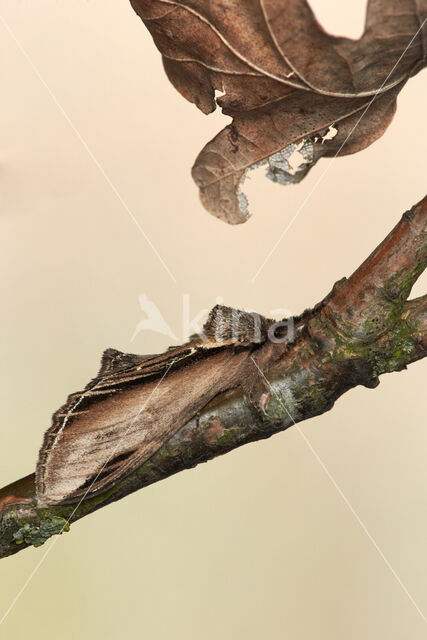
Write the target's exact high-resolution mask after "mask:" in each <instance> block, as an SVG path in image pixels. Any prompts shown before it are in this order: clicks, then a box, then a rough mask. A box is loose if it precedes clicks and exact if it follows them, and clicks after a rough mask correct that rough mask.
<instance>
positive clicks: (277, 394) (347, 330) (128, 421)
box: [0, 198, 427, 557]
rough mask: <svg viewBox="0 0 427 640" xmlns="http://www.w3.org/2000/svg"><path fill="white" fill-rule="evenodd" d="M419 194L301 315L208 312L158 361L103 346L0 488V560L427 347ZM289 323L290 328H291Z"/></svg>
mask: <svg viewBox="0 0 427 640" xmlns="http://www.w3.org/2000/svg"><path fill="white" fill-rule="evenodd" d="M426 266H427V198H424V200H422V201H421V202H420V203H419V204H417V205H416V206H414V207H413V208H412V209H411V210H410V211H408V212H406V213H405V214H404V215H403V216H402V219H401V220H400V222H399V223H398V224H397V225H396V226H395V228H394V229H393V230H392V232H391V233H390V234H389V235H388V236H387V238H386V239H385V240H384V241H383V242H382V243H381V244H380V245H379V247H378V248H377V249H376V250H375V251H374V252H373V253H372V254H371V255H370V256H369V258H368V259H367V260H366V261H365V262H364V263H363V264H362V265H361V266H360V267H359V268H358V269H357V270H356V271H355V273H353V275H352V276H351V277H350V278H349V279H346V278H343V279H342V280H340V281H339V282H337V283H336V284H335V286H334V287H333V289H332V291H331V292H330V294H329V295H328V296H327V297H326V298H325V299H324V300H323V301H322V302H321V303H320V304H318V305H316V306H315V307H314V308H313V309H312V310H311V311H309V312H304V313H303V314H302V315H301V316H299V317H296V318H293V319H292V323H291V322H290V321H289V320H287V321H283V322H281V323H275V322H274V321H272V320H268V319H266V318H263V317H261V316H258V315H257V314H249V313H246V312H242V311H237V310H233V309H229V308H227V307H216V308H214V310H213V311H212V312H211V315H210V317H209V319H208V322H207V323H206V325H205V335H203V336H198V337H194V338H193V339H191V340H190V341H189V342H188V343H187V344H184V345H182V346H181V347H174V348H171V349H169V351H167V352H166V353H164V354H161V355H158V356H137V355H132V354H123V353H121V352H118V351H115V350H112V349H109V350H107V351H106V352H105V354H104V356H103V359H102V363H101V369H100V372H99V374H98V376H97V377H96V378H95V379H94V380H93V381H92V382H90V383H89V385H88V386H87V387H86V389H84V390H83V391H82V392H78V393H74V394H72V395H71V396H70V397H69V398H68V400H67V402H66V404H65V405H64V406H63V407H61V409H59V410H58V411H57V412H56V413H55V414H54V417H53V421H52V426H51V427H50V429H49V430H48V431H47V433H46V435H45V439H44V443H43V446H42V449H41V452H40V457H39V461H38V464H37V470H36V474H35V475H31V476H27V477H26V478H24V479H22V480H19V481H17V482H15V483H14V484H12V485H9V486H8V487H5V488H4V489H3V490H1V491H0V557H4V556H8V555H11V554H13V553H16V552H17V551H19V550H20V549H23V548H25V547H27V546H29V545H35V546H38V545H40V544H42V543H43V542H44V541H45V540H47V539H48V538H49V537H50V536H52V535H54V534H57V533H62V532H63V531H65V530H68V527H69V523H70V522H74V521H75V520H77V519H79V518H81V517H83V516H85V515H87V514H88V513H91V512H93V511H95V510H97V509H99V508H101V507H103V506H105V505H107V504H109V503H111V502H114V501H115V500H119V499H120V498H122V497H124V496H126V495H128V494H129V493H131V492H133V491H136V490H137V489H140V488H141V487H144V486H146V485H148V484H151V483H153V482H156V481H158V480H161V479H162V478H165V477H167V476H169V475H172V474H174V473H177V472H178V471H181V470H183V469H187V468H190V467H194V466H195V465H196V464H198V463H200V462H204V461H206V460H209V459H211V458H213V457H215V456H218V455H221V454H223V453H226V452H227V451H230V450H231V449H233V448H235V447H238V446H241V445H242V444H245V443H247V442H252V441H254V440H258V439H262V438H267V437H269V436H271V435H273V434H275V433H277V432H279V431H282V430H284V429H286V428H288V427H290V426H292V425H293V424H294V423H296V422H299V421H302V420H306V419H307V418H310V417H312V416H315V415H318V414H321V413H324V412H325V411H328V410H329V409H331V408H332V406H333V404H334V402H335V401H336V400H337V398H339V397H340V396H341V395H342V394H343V393H345V392H346V391H348V390H349V389H351V388H353V387H355V386H357V385H364V386H366V387H375V386H376V385H377V384H378V383H379V380H378V377H379V375H381V374H383V373H387V372H390V371H400V370H401V369H404V368H406V366H407V365H408V364H409V363H411V362H414V361H416V360H419V359H420V358H423V357H424V356H425V355H427V296H424V297H422V298H418V299H415V300H409V301H408V296H409V294H410V291H411V288H412V286H413V284H414V282H415V281H416V280H417V278H418V277H419V275H420V274H421V272H422V271H423V270H424V269H425V267H426ZM290 329H292V330H290Z"/></svg>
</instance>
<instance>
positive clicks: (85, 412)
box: [36, 347, 245, 505]
mask: <svg viewBox="0 0 427 640" xmlns="http://www.w3.org/2000/svg"><path fill="white" fill-rule="evenodd" d="M192 351H193V352H195V351H196V350H195V349H191V348H190V349H189V347H186V348H183V347H177V348H176V349H172V350H171V351H169V352H166V353H165V354H162V355H161V356H148V357H142V356H132V357H131V358H127V359H126V358H125V357H119V356H118V353H120V352H114V353H113V352H112V351H110V353H107V355H105V354H104V357H103V361H102V364H101V373H102V374H103V375H101V376H100V377H98V378H95V379H94V380H92V382H91V383H90V384H89V385H88V386H87V387H86V389H85V390H84V391H82V392H80V393H75V394H72V395H71V396H70V397H69V398H68V400H67V403H66V404H65V405H64V407H62V408H61V409H59V411H57V412H56V413H55V415H54V417H53V422H52V426H51V428H50V429H49V430H48V431H47V432H46V435H45V439H44V443H43V446H42V448H41V451H40V456H39V461H38V465H37V470H36V486H37V496H38V502H39V504H40V505H47V504H58V503H61V502H78V501H79V500H81V499H83V498H84V497H86V495H89V494H90V495H93V494H95V493H99V492H100V491H102V490H104V489H105V488H107V487H108V486H110V485H112V484H113V483H115V482H117V480H118V479H119V478H122V477H124V476H125V475H127V474H129V473H130V472H132V471H133V470H134V469H135V468H137V467H138V466H140V465H141V464H143V462H145V461H146V460H147V459H148V458H150V457H151V456H152V455H153V454H154V453H155V452H156V451H157V450H158V449H159V448H160V447H161V446H162V445H163V444H164V443H165V442H166V441H167V440H168V439H169V438H170V437H171V436H172V435H173V434H174V433H176V432H177V431H178V430H179V428H180V427H181V426H182V425H183V424H185V423H186V422H187V421H188V420H190V419H191V418H192V417H193V416H194V415H195V414H196V413H197V411H199V410H200V409H201V408H202V407H203V406H204V405H205V404H206V403H207V402H209V400H210V399H211V398H213V397H214V396H215V395H217V394H218V393H220V392H221V391H223V390H225V389H226V388H229V386H230V385H231V383H232V381H233V379H234V378H235V376H236V374H237V372H238V370H239V367H240V364H241V363H242V360H243V359H244V357H245V355H244V354H243V353H240V354H237V355H236V354H235V353H233V351H232V350H219V351H213V352H211V353H210V354H209V356H208V357H203V358H200V359H196V360H195V361H194V360H193V359H192V358H191V357H190V356H191V355H192ZM126 355H129V354H123V356H126ZM196 355H197V353H196ZM180 358H181V359H182V361H183V362H185V361H186V359H191V360H192V363H191V366H184V367H181V368H180V369H173V368H172V366H171V365H172V364H173V363H175V362H176V361H177V360H179V359H180ZM159 372H163V373H161V374H160V373H159Z"/></svg>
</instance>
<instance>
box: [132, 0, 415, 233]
mask: <svg viewBox="0 0 427 640" xmlns="http://www.w3.org/2000/svg"><path fill="white" fill-rule="evenodd" d="M131 4H132V6H133V7H134V9H135V11H136V12H137V13H138V14H139V16H140V17H141V18H142V20H143V21H144V23H145V25H146V26H147V28H148V29H149V31H150V33H151V35H152V36H153V39H154V42H155V44H156V45H157V47H158V49H159V50H160V51H161V53H162V56H163V63H164V67H165V70H166V73H167V75H168V77H169V79H170V81H171V82H172V83H173V84H174V86H175V87H176V88H177V89H178V91H179V92H180V93H181V94H182V95H183V96H184V97H185V98H186V99H187V100H189V101H191V102H194V103H195V104H196V105H197V107H199V109H201V110H202V111H203V112H204V113H210V112H212V111H214V109H215V108H216V106H217V104H218V105H219V106H220V107H222V110H223V112H224V113H225V114H227V115H230V116H232V118H233V122H232V124H231V125H230V126H227V127H225V128H224V129H223V130H222V131H221V132H220V133H219V134H218V135H217V136H216V137H215V138H214V139H213V140H212V141H211V142H209V143H208V144H207V145H206V146H205V147H204V149H203V150H202V151H201V153H200V154H199V156H198V157H197V159H196V162H195V165H194V167H193V178H194V180H195V182H196V183H197V185H198V186H199V188H200V197H201V200H202V202H203V204H204V206H205V207H206V209H207V210H208V211H209V212H210V213H212V214H214V215H216V216H217V217H219V218H221V219H223V220H225V221H226V222H229V223H231V224H237V223H240V222H245V220H247V218H248V216H249V213H248V208H247V200H246V197H245V196H244V194H243V193H242V191H241V185H242V182H243V180H244V179H245V177H246V174H247V171H248V170H249V169H251V168H255V167H257V166H260V164H266V165H267V175H268V177H270V178H271V179H273V180H275V181H277V182H280V183H282V184H288V183H292V182H299V181H300V180H301V179H302V178H303V177H304V176H305V175H306V174H307V172H308V170H309V169H310V168H311V167H312V166H313V165H314V164H315V163H316V161H317V160H318V159H319V158H320V157H322V156H331V155H345V154H348V153H354V152H356V151H359V150H361V149H363V148H365V147H367V146H368V145H369V144H371V143H372V142H374V140H376V139H377V138H378V137H380V136H381V135H382V133H383V132H384V131H385V129H386V128H387V126H388V124H389V123H390V121H391V119H392V117H393V113H394V111H395V108H396V96H397V94H398V93H399V91H400V89H401V88H402V87H403V85H404V84H405V82H406V81H407V79H408V78H409V77H410V76H411V75H414V74H415V73H416V72H417V71H419V70H420V69H421V68H422V67H423V66H425V64H426V57H427V54H426V50H427V27H426V23H425V20H426V16H427V0H370V1H369V3H368V9H367V17H366V26H365V32H364V34H363V36H362V37H361V38H360V39H359V40H351V39H349V38H340V37H335V36H331V35H329V34H328V33H326V32H325V31H324V30H323V29H322V27H321V26H320V25H319V24H318V22H317V21H316V18H315V16H314V15H313V12H312V11H311V9H310V7H309V5H308V3H307V1H306V0H216V1H215V2H206V0H131ZM215 90H217V91H220V92H222V93H223V95H221V96H220V97H218V98H217V99H215ZM349 134H350V138H349V139H348V141H347V137H348V136H349ZM295 153H296V154H297V155H296V156H295V155H294V154H295ZM298 154H299V155H298ZM291 156H293V157H292V161H291V162H290V158H291ZM295 160H296V161H297V162H295Z"/></svg>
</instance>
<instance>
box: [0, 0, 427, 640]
mask: <svg viewBox="0 0 427 640" xmlns="http://www.w3.org/2000/svg"><path fill="white" fill-rule="evenodd" d="M310 4H311V5H312V6H313V8H314V9H315V10H316V12H317V15H318V17H319V20H320V21H321V22H322V23H323V24H324V26H325V27H326V28H327V29H329V30H330V31H332V32H333V33H337V34H341V35H347V36H350V37H358V36H359V35H360V33H361V31H362V28H363V19H364V11H365V6H366V2H365V1H364V0H357V1H356V0H353V2H352V3H342V2H340V1H339V0H334V1H333V0H316V1H315V0H311V2H310ZM0 6H1V13H2V15H3V22H0V47H1V51H0V55H1V60H2V63H1V86H2V98H1V102H0V140H1V145H0V146H1V150H0V189H1V192H0V193H1V212H0V227H1V239H0V243H1V245H0V273H1V277H0V286H1V290H0V295H1V300H2V314H1V352H2V358H1V361H0V367H1V380H2V384H1V387H0V394H1V400H0V406H1V424H2V428H1V432H0V486H3V485H5V484H8V483H9V482H12V481H14V480H16V479H17V478H19V477H21V476H23V475H26V474H28V473H30V472H32V471H33V470H34V468H35V462H36V458H37V454H38V449H39V446H40V443H41V441H42V436H43V432H44V430H45V429H46V428H47V427H48V426H49V424H50V418H51V414H52V413H53V412H54V411H55V410H56V409H57V408H58V407H59V406H60V405H61V404H63V402H64V400H65V398H66V396H67V394H68V393H70V392H72V391H75V390H78V389H81V388H82V387H83V386H84V385H85V384H86V383H87V382H88V381H89V379H90V378H91V377H93V376H94V375H95V374H96V372H97V369H98V364H99V361H100V356H101V353H102V351H103V350H104V349H105V348H106V347H115V348H118V349H121V350H123V351H131V352H137V353H138V352H139V353H156V352H159V351H162V350H164V349H165V348H166V347H167V346H169V344H170V343H171V339H170V338H168V337H167V336H166V335H161V334H158V333H155V332H153V331H151V330H143V331H139V332H137V335H136V336H135V337H134V339H133V341H131V338H132V336H133V335H134V333H135V329H136V327H137V325H138V323H139V322H140V321H141V320H142V319H143V318H144V317H145V316H144V313H143V311H142V309H141V307H140V300H139V296H140V295H141V294H143V295H145V296H147V298H148V299H149V300H151V301H152V302H153V303H154V304H155V305H156V307H157V308H158V309H159V310H160V312H161V314H162V316H163V318H164V320H165V322H166V323H167V324H168V325H169V327H170V328H171V329H172V332H173V333H174V334H175V335H176V336H177V338H178V342H180V341H181V340H182V338H183V336H182V332H183V313H184V311H183V308H184V306H185V304H187V303H188V313H189V314H190V317H194V316H196V315H197V314H198V313H199V312H200V311H201V310H203V309H208V308H210V307H211V306H213V305H214V304H215V302H216V299H217V298H218V297H221V298H222V299H223V301H224V303H225V304H228V305H232V306H236V307H240V308H247V309H256V310H257V311H259V312H261V313H264V314H266V315H268V314H269V313H270V312H271V311H272V310H274V309H278V308H285V309H288V310H289V311H290V312H293V313H298V312H300V311H302V310H303V309H304V308H306V307H308V306H312V305H313V304H314V303H316V302H317V301H319V300H320V299H321V298H322V297H323V296H324V295H325V294H326V293H327V292H328V291H329V290H330V289H331V286H332V284H333V283H334V282H335V281H336V280H338V279H339V278H341V277H343V276H348V275H350V274H351V273H352V271H353V270H354V269H355V268H356V267H357V266H358V265H359V264H360V263H361V262H362V261H363V260H364V259H365V258H366V257H367V256H368V254H369V253H370V252H371V251H372V250H373V249H374V248H375V247H376V245H377V244H378V243H379V242H380V241H381V240H382V239H383V238H384V237H385V235H386V234H387V233H388V232H389V231H390V230H391V228H392V227H393V226H394V225H395V223H396V222H397V221H398V219H399V218H400V216H401V214H402V213H403V212H404V211H405V210H406V209H408V208H409V207H410V206H412V205H413V204H414V203H415V202H417V201H418V200H419V199H420V198H421V197H422V196H423V195H424V189H425V167H426V165H425V148H426V138H425V129H424V131H423V129H422V125H423V124H424V123H423V120H425V114H426V111H427V92H426V84H425V79H426V75H425V72H424V73H423V74H419V75H418V76H416V77H415V78H413V79H411V80H410V81H409V83H408V85H407V86H406V87H405V88H404V90H403V92H402V93H401V95H400V96H399V100H398V110H397V114H396V116H395V118H394V121H393V123H392V124H391V126H390V127H389V129H388V131H387V132H386V134H385V135H384V137H382V138H381V139H380V140H379V141H378V142H376V143H375V144H374V145H372V146H371V147H369V148H368V149H367V150H365V151H363V152H361V153H359V154H358V155H354V156H348V157H344V158H340V159H338V160H337V161H336V162H333V163H332V165H331V166H330V168H329V169H328V172H327V174H326V175H325V176H324V178H323V179H322V181H321V182H320V184H319V185H318V186H317V188H316V189H315V191H314V192H313V194H312V195H311V197H310V198H309V200H308V201H307V203H306V204H305V206H304V207H303V209H302V210H301V212H300V214H299V216H298V217H297V219H296V220H295V222H294V223H293V225H292V227H291V228H290V229H289V231H288V232H287V233H286V235H285V236H284V237H283V238H282V240H281V242H280V244H279V245H278V247H277V248H276V250H275V251H274V252H273V254H272V255H271V257H270V259H269V260H268V261H267V263H266V264H265V266H264V268H263V269H262V271H261V272H260V274H259V275H258V277H257V278H256V280H255V282H254V283H253V284H251V278H252V277H253V275H254V274H255V272H256V271H257V270H258V268H259V267H260V265H261V264H262V263H263V262H264V260H265V258H266V256H267V255H268V254H269V252H270V250H271V249H272V247H273V246H274V244H275V243H276V241H277V239H278V238H279V237H280V236H281V234H282V232H283V230H284V229H285V227H286V226H287V224H288V223H289V221H290V220H291V219H292V217H293V216H294V214H295V212H296V211H297V209H298V207H299V206H300V205H301V203H302V202H303V201H304V199H305V198H306V197H307V195H308V194H309V193H310V192H311V190H312V189H313V187H314V185H315V184H316V182H317V181H318V179H319V177H320V176H321V174H322V173H323V172H324V170H325V168H326V166H327V164H328V163H329V162H330V161H329V160H323V161H320V162H319V163H318V165H317V166H316V167H315V168H314V169H313V170H312V171H311V172H310V173H309V175H308V176H307V177H306V178H305V180H304V181H303V182H302V183H301V184H300V185H295V186H288V187H281V186H279V185H277V184H273V183H272V182H270V181H268V180H266V179H265V178H264V175H263V174H264V171H263V169H261V170H259V171H257V172H255V173H253V174H252V176H251V179H250V180H248V181H247V182H246V184H245V191H246V193H247V195H248V197H249V201H250V210H251V213H252V217H251V218H250V220H249V221H248V222H247V223H246V224H244V225H240V226H238V227H231V226H227V225H225V224H224V223H222V222H220V221H218V220H217V219H215V218H213V217H211V216H210V215H209V214H208V213H207V212H206V211H205V210H204V209H203V208H202V206H201V204H200V203H199V200H198V193H197V189H196V187H195V185H194V184H193V182H192V179H191V176H190V169H191V166H192V164H193V161H194V159H195V157H196V155H197V153H198V152H199V150H200V149H201V148H202V146H203V145H204V144H205V143H206V142H207V141H208V140H209V139H210V138H211V137H212V136H213V135H215V134H216V132H217V131H219V130H220V129H221V128H222V127H223V126H224V125H225V124H226V123H227V121H228V119H227V118H226V117H224V116H221V114H220V112H219V111H217V112H215V113H214V114H212V115H210V116H209V117H206V116H204V115H203V114H202V113H201V112H199V111H198V110H197V109H196V108H195V107H194V105H191V104H190V103H188V102H186V101H185V100H184V99H183V98H182V97H181V96H180V95H179V94H178V93H177V92H176V91H175V90H174V88H173V87H172V86H171V85H170V84H169V82H168V80H167V78H166V76H165V74H164V72H163V69H162V65H161V60H160V55H159V53H158V52H157V50H156V49H155V47H154V45H153V43H152V41H151V37H150V36H149V34H148V32H147V31H146V29H145V27H144V26H143V24H142V23H141V21H140V19H139V18H138V17H137V16H136V14H135V13H134V12H133V10H132V8H131V6H130V4H129V2H127V0H121V1H120V2H118V1H117V0H115V1H114V2H113V0H88V1H83V0H74V2H73V3H70V2H66V1H65V0H41V1H40V2H37V3H33V2H30V1H29V0H18V1H17V0H1V1H0ZM132 216H133V217H134V219H132ZM135 220H136V221H137V222H138V223H139V225H140V227H141V228H142V229H143V232H142V231H141V229H140V228H138V227H137V225H136V224H135ZM147 239H148V240H147ZM153 248H154V249H153ZM159 256H160V258H159ZM165 265H166V268H165ZM426 281H427V280H426V278H424V280H420V281H419V282H418V283H417V285H416V288H415V290H414V294H415V295H419V294H421V293H423V289H424V291H425V285H426ZM186 295H187V296H188V297H185V296H186ZM423 374H424V376H425V362H424V363H423V362H420V363H416V364H414V365H411V366H410V368H409V369H408V371H406V372H402V373H397V374H391V375H387V376H383V377H382V379H381V384H380V386H379V387H378V388H377V389H375V390H368V389H362V388H358V389H355V390H353V391H351V392H349V393H347V394H346V395H345V396H344V397H342V398H341V399H340V400H339V401H338V402H337V404H336V406H335V407H334V408H333V410H332V411H330V412H329V413H327V414H324V415H322V416H320V417H317V418H315V419H312V420H310V421H307V422H304V423H302V424H301V428H302V430H303V431H304V434H305V435H306V436H307V437H308V438H309V440H310V442H311V443H312V445H313V447H314V449H315V450H316V452H317V453H318V455H319V456H320V458H321V459H322V461H323V462H324V464H325V465H326V466H327V468H328V470H329V472H330V473H331V475H332V476H333V478H334V480H335V481H336V483H337V484H338V486H339V487H340V488H341V490H342V491H343V492H344V494H345V496H346V497H347V499H348V500H349V502H350V503H351V505H352V507H353V508H354V510H355V511H356V513H357V514H358V516H359V517H360V518H361V520H362V521H363V523H364V524H365V525H366V528H367V530H368V531H369V533H370V535H371V536H372V537H373V539H374V540H375V541H376V543H377V544H378V546H379V547H380V549H381V551H382V553H383V554H384V555H385V557H386V558H387V560H388V562H389V563H390V565H391V566H392V567H393V569H394V571H395V572H396V574H397V575H398V576H399V578H400V579H401V581H402V583H403V584H404V585H405V587H406V589H407V590H408V592H409V593H410V594H411V596H412V597H413V599H414V600H415V602H416V603H417V605H418V607H419V608H420V609H421V610H423V611H424V613H425V612H426V611H427V584H426V580H425V576H426V569H427V563H426V555H425V537H426V529H427V513H426V508H425V505H426V481H427V472H426V464H425V457H426V448H427V435H426V431H425V417H424V416H423V411H422V410H423V408H424V405H425V400H424V398H425V395H424V394H425V385H423V382H424V380H425V377H424V379H423ZM49 544H50V543H48V545H49ZM48 545H46V546H45V547H42V548H40V549H29V550H26V551H24V552H22V553H19V554H18V555H17V556H15V557H11V558H8V559H4V560H2V561H1V565H0V603H1V610H0V618H1V616H2V615H3V613H4V612H5V611H6V610H7V609H8V607H9V605H10V604H11V603H12V601H13V600H14V598H15V597H16V595H17V594H18V592H19V591H20V589H21V588H22V586H23V585H24V584H25V583H26V581H27V579H28V578H29V576H30V575H31V573H32V572H33V571H34V569H35V568H36V566H37V564H38V563H39V562H40V561H41V560H42V558H43V556H44V554H45V552H46V549H47V548H48ZM30 633H31V637H32V638H33V639H34V640H38V639H39V638H40V639H41V638H43V639H46V638H54V637H55V638H57V637H60V638H61V640H71V639H75V638H84V639H86V638H88V639H89V638H90V639H91V640H100V639H104V638H108V639H111V640H116V639H120V640H121V639H123V638H133V637H139V636H143V637H145V638H150V639H152V640H164V639H166V638H171V637H172V638H175V639H181V638H182V639H184V638H185V639H188V638H195V639H198V638H203V639H206V640H214V639H217V638H222V639H223V640H231V639H233V640H236V639H239V640H240V639H243V638H244V639H245V640H255V639H256V640H258V639H259V638H268V639H269V640H276V639H277V640H278V639H282V638H292V639H293V640H313V638H316V640H342V638H346V640H361V639H363V640H377V639H378V638H387V640H408V638H411V640H421V638H425V635H424V634H425V624H424V622H423V620H422V617H421V615H420V613H419V612H418V611H417V609H416V607H415V606H414V604H413V603H412V602H411V601H410V599H409V597H408V595H407V594H406V593H405V590H404V589H403V588H402V586H401V585H400V584H399V582H398V580H397V579H396V577H395V576H394V575H393V573H392V572H391V570H390V568H389V567H388V566H387V564H386V562H385V561H384V559H383V558H382V557H381V555H380V554H379V553H378V551H377V549H376V548H375V546H374V545H373V543H372V540H371V539H370V538H369V536H368V535H367V534H366V532H365V531H364V530H363V528H362V527H361V526H360V523H359V522H358V520H357V518H356V517H355V516H354V514H353V513H352V512H351V510H350V509H349V508H348V506H347V505H346V504H345V502H344V501H343V499H342V497H341V496H340V494H339V492H338V491H337V489H336V487H334V485H333V483H332V482H331V481H330V479H329V478H328V476H327V475H326V474H325V472H324V470H323V469H322V467H321V465H320V464H319V462H318V461H317V460H316V458H315V456H314V455H313V453H312V452H311V451H310V449H309V448H308V447H307V444H306V443H305V442H304V440H303V438H301V436H300V435H299V434H298V432H297V431H296V430H295V429H289V430H288V431H286V432H285V433H282V434H279V435H276V436H275V437H273V438H271V439H270V440H268V441H263V442H259V443H254V444H250V445H247V446H245V447H242V448H241V449H239V450H236V451H233V452H231V453H230V454H228V455H226V456H224V457H222V458H218V459H216V460H213V461H211V462H209V463H208V464H205V465H202V466H199V467H198V468H196V469H194V470H191V471H186V472H184V473H181V474H179V475H177V476H175V477H171V478H169V479H167V480H166V481H164V482H161V483H158V484H156V485H153V486H151V487H148V488H146V489H144V490H143V491H140V492H138V493H135V494H133V495H132V496H129V497H127V498H126V499H124V500H122V501H121V502H119V503H116V504H114V505H111V506H109V507H108V508H106V509H103V510H101V511H99V512H98V513H96V514H94V515H92V516H90V517H87V518H85V519H83V520H82V521H80V522H78V523H76V524H75V525H74V526H73V527H72V530H71V532H70V533H69V534H66V535H64V536H62V537H61V538H60V539H58V541H57V542H56V543H55V545H54V547H53V548H52V549H51V551H50V553H49V555H48V556H47V557H46V558H45V559H44V560H43V562H42V564H41V566H40V567H39V568H38V570H37V571H36V573H35V575H34V576H33V577H32V579H31V581H30V582H29V584H28V586H27V587H26V589H25V590H24V592H23V593H22V595H21V596H20V597H19V598H18V600H17V602H16V604H15V606H14V607H13V609H12V610H11V612H10V614H9V615H8V617H7V618H6V620H5V621H4V623H3V625H2V626H1V627H0V637H1V638H5V639H6V638H7V639H8V640H21V639H24V638H28V636H29V634H30Z"/></svg>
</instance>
